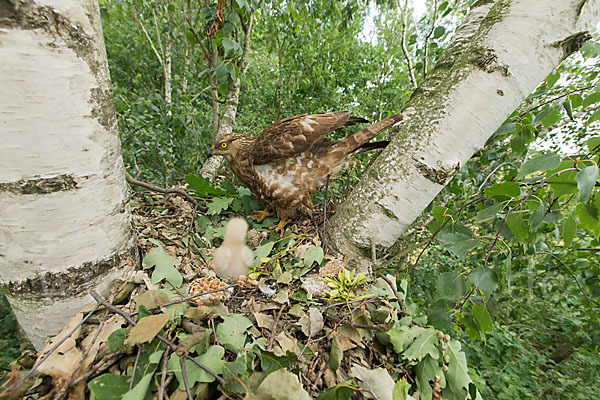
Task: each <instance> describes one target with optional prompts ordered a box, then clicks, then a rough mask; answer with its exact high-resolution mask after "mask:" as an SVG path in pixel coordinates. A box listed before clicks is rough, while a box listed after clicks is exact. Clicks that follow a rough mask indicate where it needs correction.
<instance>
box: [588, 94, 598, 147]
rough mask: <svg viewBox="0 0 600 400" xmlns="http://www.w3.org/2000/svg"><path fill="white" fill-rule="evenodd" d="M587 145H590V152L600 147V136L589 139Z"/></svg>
mask: <svg viewBox="0 0 600 400" xmlns="http://www.w3.org/2000/svg"><path fill="white" fill-rule="evenodd" d="M599 94H600V93H599ZM587 146H588V149H589V150H590V153H592V152H594V151H596V149H597V148H598V147H600V136H598V137H593V138H591V139H590V140H588V141H587Z"/></svg>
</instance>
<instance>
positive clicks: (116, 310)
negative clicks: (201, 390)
mask: <svg viewBox="0 0 600 400" xmlns="http://www.w3.org/2000/svg"><path fill="white" fill-rule="evenodd" d="M90 296H92V297H93V298H94V300H96V301H97V302H98V303H99V304H101V305H103V306H104V307H106V308H108V309H109V310H111V311H112V312H114V313H117V314H119V315H120V316H122V317H123V318H125V321H127V323H128V324H129V325H131V326H136V325H137V324H136V322H135V321H134V320H133V319H132V318H131V315H130V314H128V313H126V312H125V311H123V310H121V309H119V308H117V307H115V306H113V305H112V304H110V303H108V302H107V301H106V300H104V299H103V298H102V297H100V296H99V295H98V293H96V292H94V291H91V292H90ZM156 338H157V339H158V340H160V341H161V342H163V343H164V344H166V345H167V346H169V348H170V349H171V351H176V350H177V345H176V344H175V343H173V342H172V341H170V340H169V339H167V338H165V337H163V336H161V335H156ZM181 357H184V358H185V359H186V360H189V361H191V362H192V363H194V364H196V365H197V366H198V367H200V368H202V369H203V370H204V371H206V372H207V373H208V374H209V375H210V376H212V377H213V378H215V379H216V380H217V381H218V382H219V383H220V384H221V386H223V388H225V387H226V386H227V384H226V382H225V381H224V380H223V378H221V377H220V376H219V375H218V374H216V373H215V372H214V371H213V370H212V369H210V368H208V367H207V366H206V365H204V364H202V363H201V362H200V361H198V360H196V359H195V358H194V357H192V356H190V355H189V354H187V353H184V354H182V355H181ZM237 397H238V398H240V399H241V396H239V395H237Z"/></svg>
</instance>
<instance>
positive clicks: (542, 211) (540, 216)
mask: <svg viewBox="0 0 600 400" xmlns="http://www.w3.org/2000/svg"><path fill="white" fill-rule="evenodd" d="M545 216H546V205H545V204H544V203H541V204H540V206H539V207H538V208H537V209H536V210H535V211H534V212H533V214H531V216H530V217H529V227H530V228H531V229H532V230H535V229H537V228H539V227H540V226H541V225H542V222H543V221H544V217H545Z"/></svg>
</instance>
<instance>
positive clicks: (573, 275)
mask: <svg viewBox="0 0 600 400" xmlns="http://www.w3.org/2000/svg"><path fill="white" fill-rule="evenodd" d="M578 250H580V249H578ZM537 253H538V254H548V255H549V256H551V257H552V258H554V259H555V260H556V261H558V262H559V263H560V265H562V266H563V267H564V268H565V269H566V270H567V272H568V273H569V275H571V278H573V280H574V281H575V283H576V284H577V287H578V288H579V291H580V292H581V294H582V295H583V297H585V299H586V300H587V302H588V305H590V306H591V305H592V304H594V305H595V306H596V307H600V305H599V304H598V303H596V302H595V301H592V300H590V298H589V297H588V295H587V294H585V292H584V291H583V288H582V287H581V285H580V284H579V281H578V280H577V277H576V276H575V274H573V272H572V271H571V270H570V269H569V267H568V266H567V264H565V263H564V262H563V261H562V260H561V259H560V258H559V257H558V256H557V255H556V254H554V253H551V252H549V251H538V252H537ZM596 312H598V310H596Z"/></svg>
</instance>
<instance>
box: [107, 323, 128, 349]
mask: <svg viewBox="0 0 600 400" xmlns="http://www.w3.org/2000/svg"><path fill="white" fill-rule="evenodd" d="M126 337H127V328H120V329H117V330H116V331H114V332H113V333H111V334H110V336H109V337H108V340H107V342H106V345H107V346H108V350H110V351H111V352H114V351H117V350H125V344H124V342H125V338H126Z"/></svg>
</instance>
